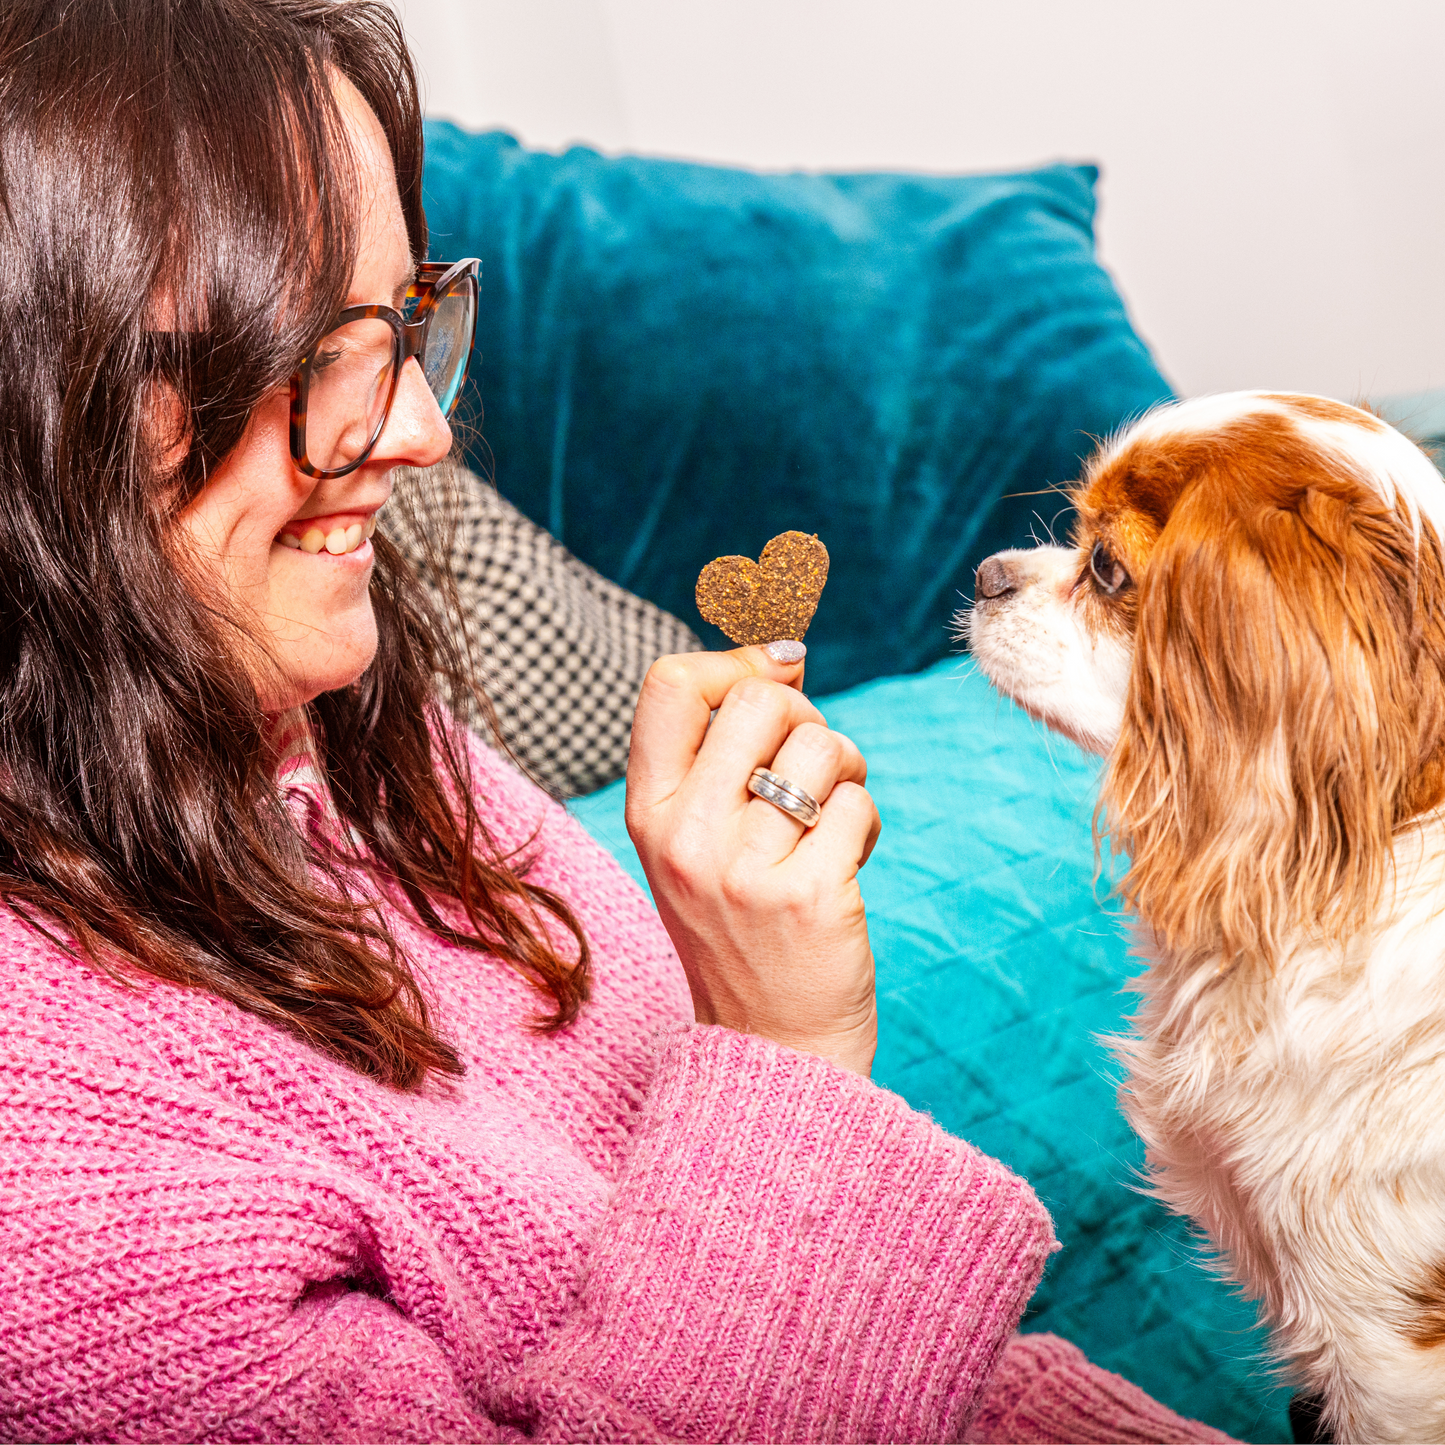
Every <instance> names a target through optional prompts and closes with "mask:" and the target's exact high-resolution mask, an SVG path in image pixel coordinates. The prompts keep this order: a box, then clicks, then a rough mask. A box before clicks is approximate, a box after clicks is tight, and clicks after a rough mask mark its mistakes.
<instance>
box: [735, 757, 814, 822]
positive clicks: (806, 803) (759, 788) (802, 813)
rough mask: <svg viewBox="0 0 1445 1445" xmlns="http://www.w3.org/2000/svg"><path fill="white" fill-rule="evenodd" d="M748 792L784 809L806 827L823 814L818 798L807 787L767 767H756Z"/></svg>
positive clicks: (749, 780)
mask: <svg viewBox="0 0 1445 1445" xmlns="http://www.w3.org/2000/svg"><path fill="white" fill-rule="evenodd" d="M748 792H750V793H751V794H752V795H753V796H754V797H755V798H761V799H762V800H763V802H765V803H771V804H772V805H773V807H775V808H780V809H782V811H783V812H785V813H786V814H787V815H788V816H789V817H790V818H796V819H797V821H798V822H800V823H801V824H802V825H803V826H804V827H805V828H811V827H812V826H813V824H814V823H816V822H817V821H818V819H819V818H821V817H822V816H823V810H822V809H821V808H820V807H819V806H818V800H817V799H816V798H815V797H814V796H813V795H812V794H811V793H810V792H809V791H808V790H807V789H806V788H800V787H799V786H798V785H797V784H796V783H790V782H789V781H788V780H787V779H786V778H780V777H779V776H778V775H777V774H776V773H770V772H769V771H768V770H767V769H766V768H754V769H753V775H752V777H750V778H749V779H748Z"/></svg>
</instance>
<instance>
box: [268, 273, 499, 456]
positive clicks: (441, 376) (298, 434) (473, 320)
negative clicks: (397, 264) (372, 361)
mask: <svg viewBox="0 0 1445 1445" xmlns="http://www.w3.org/2000/svg"><path fill="white" fill-rule="evenodd" d="M481 266H482V263H481V262H480V261H479V260H478V259H477V258H476V257H469V258H468V259H466V260H464V261H426V262H423V263H422V264H421V265H420V266H418V267H417V272H416V279H415V280H414V281H413V282H412V284H411V285H410V286H409V287H408V288H407V293H406V301H405V302H404V303H403V304H404V305H405V307H406V310H405V312H404V313H403V312H401V311H397V310H395V309H394V308H393V307H390V306H348V307H347V308H346V309H345V310H344V311H342V312H341V314H340V315H339V316H338V317H337V318H336V320H335V321H334V322H333V323H332V325H331V326H330V327H329V328H328V330H327V332H326V336H324V337H322V338H321V340H320V341H318V342H317V344H316V346H315V347H313V348H312V350H311V352H310V354H309V355H307V356H303V357H302V358H301V364H300V365H299V366H298V367H297V368H296V371H295V372H294V373H293V375H292V377H291V460H292V461H293V462H294V463H295V465H296V469H297V470H298V471H300V472H303V473H304V474H305V475H306V476H308V477H314V478H316V479H317V480H318V481H319V480H324V479H326V478H330V477H344V476H345V475H346V474H347V473H348V472H354V471H355V470H356V468H357V467H359V466H361V465H362V463H363V462H365V461H366V459H367V458H368V457H370V455H371V454H372V452H373V451H374V450H375V449H376V444H377V442H378V441H380V440H381V434H382V432H383V431H385V429H386V423H387V418H388V417H390V415H391V404H392V402H393V401H394V400H395V399H396V387H397V383H398V381H400V379H401V372H402V368H403V367H404V366H405V365H406V363H407V362H408V361H409V360H410V359H411V358H412V357H413V356H415V357H416V358H417V359H418V361H419V363H420V365H421V369H422V373H423V375H424V376H425V377H426V380H427V385H428V387H430V389H431V392H432V395H433V396H434V397H436V400H437V405H438V406H439V407H440V408H441V412H442V415H443V416H444V417H450V416H451V414H452V412H453V411H454V410H455V409H456V404H457V399H458V398H459V397H460V396H461V391H462V383H463V382H465V380H466V376H467V366H468V363H469V361H470V358H471V350H472V342H473V340H474V338H475V336H476V329H477V292H478V275H479V273H480V271H481ZM449 302H450V303H454V304H453V305H452V307H451V308H450V309H449V310H448V312H447V317H448V320H449V322H450V324H451V325H452V327H453V328H454V329H456V328H458V327H460V328H461V330H462V331H463V332H464V334H458V335H450V336H449V337H448V338H447V344H446V345H445V346H444V347H443V349H442V352H441V355H440V356H439V357H438V359H437V364H436V365H435V366H433V367H431V368H429V367H428V365H427V341H428V338H429V336H430V335H431V329H432V323H433V322H434V321H435V320H436V318H437V315H438V311H439V309H440V308H441V307H442V305H443V304H444V303H449ZM458 305H460V306H462V307H464V310H463V311H462V312H461V313H460V314H459V315H458V314H457V309H456V308H457V306H458ZM372 320H374V321H381V322H385V323H386V325H387V326H389V327H390V328H391V340H392V347H391V360H390V366H389V370H388V369H387V368H383V369H382V370H381V371H379V372H378V373H377V375H376V376H375V377H373V378H371V386H372V391H371V394H370V396H368V397H362V398H359V408H360V409H359V411H358V415H357V418H356V419H357V420H358V421H361V422H363V423H365V422H367V421H370V427H369V430H370V435H369V436H368V437H367V439H366V443H365V445H364V446H363V447H362V448H361V449H360V451H358V452H357V453H356V454H355V455H354V456H351V457H349V458H348V459H347V460H346V461H345V463H344V464H343V465H341V466H318V465H317V463H316V461H315V460H313V459H312V458H311V457H310V456H309V455H308V454H307V450H306V419H307V415H308V412H309V411H310V408H311V396H312V385H313V381H314V377H315V374H316V370H317V365H318V361H320V360H321V359H322V358H324V357H325V356H326V350H325V342H326V338H327V337H331V336H335V335H336V334H337V333H338V332H339V331H340V329H341V328H342V327H345V326H348V325H351V324H352V323H354V322H359V321H372ZM434 372H435V374H434ZM377 383H380V384H381V385H384V386H385V388H386V395H385V402H384V404H383V405H382V406H381V409H380V413H379V415H378V416H377V417H376V418H375V420H374V421H371V419H370V418H368V417H367V416H366V412H367V411H368V410H374V409H375V404H376V401H377V399H378V398H377V393H376V385H377ZM368 403H369V405H368ZM323 460H324V459H323Z"/></svg>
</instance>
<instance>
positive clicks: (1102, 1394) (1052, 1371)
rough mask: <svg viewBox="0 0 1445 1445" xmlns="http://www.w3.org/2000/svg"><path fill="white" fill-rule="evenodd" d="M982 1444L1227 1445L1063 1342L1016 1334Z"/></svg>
mask: <svg viewBox="0 0 1445 1445" xmlns="http://www.w3.org/2000/svg"><path fill="white" fill-rule="evenodd" d="M968 1438H969V1440H970V1441H975V1442H978V1445H991V1442H994V1441H997V1442H1000V1445H1002V1442H1018V1445H1024V1442H1031V1445H1071V1442H1072V1445H1094V1442H1097V1445H1149V1442H1152V1445H1195V1442H1197V1445H1216V1442H1217V1445H1228V1441H1229V1438H1230V1437H1229V1436H1228V1435H1224V1434H1222V1433H1221V1432H1220V1431H1218V1430H1214V1429H1211V1428H1210V1427H1209V1426H1208V1425H1201V1424H1200V1423H1199V1422H1198V1421H1197V1420H1186V1419H1184V1418H1183V1417H1182V1416H1180V1415H1176V1414H1175V1413H1174V1412H1173V1411H1172V1410H1169V1409H1166V1408H1165V1407H1164V1406H1163V1405H1161V1404H1159V1403H1158V1401H1157V1400H1151V1399H1150V1398H1149V1396H1148V1395H1146V1394H1145V1393H1144V1392H1143V1390H1141V1389H1140V1388H1139V1387H1138V1386H1137V1385H1131V1384H1130V1383H1129V1382H1128V1380H1126V1379H1124V1378H1123V1377H1122V1376H1120V1375H1114V1374H1110V1372H1109V1371H1108V1370H1101V1369H1100V1368H1099V1367H1098V1366H1097V1365H1091V1364H1090V1363H1089V1362H1088V1360H1086V1359H1085V1358H1084V1356H1083V1354H1082V1353H1081V1352H1080V1351H1079V1350H1078V1349H1077V1348H1076V1347H1075V1346H1073V1345H1071V1344H1069V1342H1068V1341H1067V1340H1061V1339H1060V1338H1059V1337H1058V1336H1057V1335H1015V1336H1014V1338H1013V1339H1012V1340H1010V1341H1009V1344H1008V1348H1007V1349H1005V1350H1004V1353H1003V1358H1002V1359H1001V1360H1000V1361H999V1367H998V1370H997V1371H996V1372H995V1374H994V1377H993V1379H992V1380H990V1381H989V1386H988V1392H987V1394H986V1396H985V1398H984V1402H983V1406H982V1408H981V1409H980V1410H979V1412H978V1415H977V1417H976V1418H975V1419H974V1422H973V1424H972V1426H971V1427H970V1429H969V1432H968Z"/></svg>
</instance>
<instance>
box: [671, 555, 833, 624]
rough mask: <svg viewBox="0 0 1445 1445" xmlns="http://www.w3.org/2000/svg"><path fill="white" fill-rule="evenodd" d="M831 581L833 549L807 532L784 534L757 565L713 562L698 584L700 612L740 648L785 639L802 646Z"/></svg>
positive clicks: (723, 559) (733, 559)
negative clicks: (829, 564)
mask: <svg viewBox="0 0 1445 1445" xmlns="http://www.w3.org/2000/svg"><path fill="white" fill-rule="evenodd" d="M827 580H828V549H827V548H826V547H825V546H824V545H823V544H822V543H821V542H820V541H819V540H818V539H817V538H816V537H810V536H809V535H808V534H807V533H806V532H783V533H781V534H780V535H779V536H777V537H774V538H773V540H772V541H771V542H769V543H768V545H767V546H766V547H764V548H763V554H762V556H761V557H759V558H758V560H757V561H756V562H754V561H753V559H752V558H751V557H717V558H715V559H714V560H713V561H711V562H709V563H708V564H707V566H706V567H704V568H703V569H702V572H701V573H700V574H699V576H698V579H697V610H698V611H699V612H701V613H702V615H703V616H704V617H705V618H707V620H708V621H709V622H711V623H712V624H713V625H714V626H716V627H721V628H722V630H723V631H724V632H725V633H727V635H728V636H729V637H730V638H732V640H733V641H734V642H736V643H737V644H738V645H739V646H740V647H746V646H748V645H749V644H750V643H754V642H778V641H780V640H781V639H783V638H790V639H791V640H792V641H794V642H801V641H802V640H803V634H804V633H805V632H806V631H807V630H808V624H809V623H810V622H811V621H812V620H813V613H814V612H816V611H817V608H818V598H819V597H821V596H822V595H823V584H824V583H825V582H826V581H827Z"/></svg>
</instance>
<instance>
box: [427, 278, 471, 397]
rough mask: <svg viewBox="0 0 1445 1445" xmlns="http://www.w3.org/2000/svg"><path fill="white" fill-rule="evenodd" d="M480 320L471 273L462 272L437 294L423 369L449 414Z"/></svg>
mask: <svg viewBox="0 0 1445 1445" xmlns="http://www.w3.org/2000/svg"><path fill="white" fill-rule="evenodd" d="M476 321H477V292H476V287H474V286H473V285H472V282H471V278H470V277H469V276H459V277H458V278H457V279H456V280H455V281H453V282H452V284H451V286H450V287H449V288H448V289H447V291H446V292H445V293H444V294H443V295H441V296H439V297H438V298H437V303H436V308H435V310H433V312H432V315H431V324H430V325H429V326H428V327H427V333H426V348H425V350H424V351H423V352H422V358H421V364H422V370H423V371H424V372H426V382H427V385H428V386H429V387H431V392H432V395H433V396H434V397H436V399H437V405H438V406H439V407H440V408H441V410H442V415H443V416H450V415H451V414H452V411H453V409H454V408H455V406H456V404H457V397H458V396H459V395H460V393H461V389H462V381H463V380H464V378H465V377H466V374H467V357H468V355H469V354H470V352H471V349H472V333H473V332H474V331H475V329H476Z"/></svg>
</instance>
